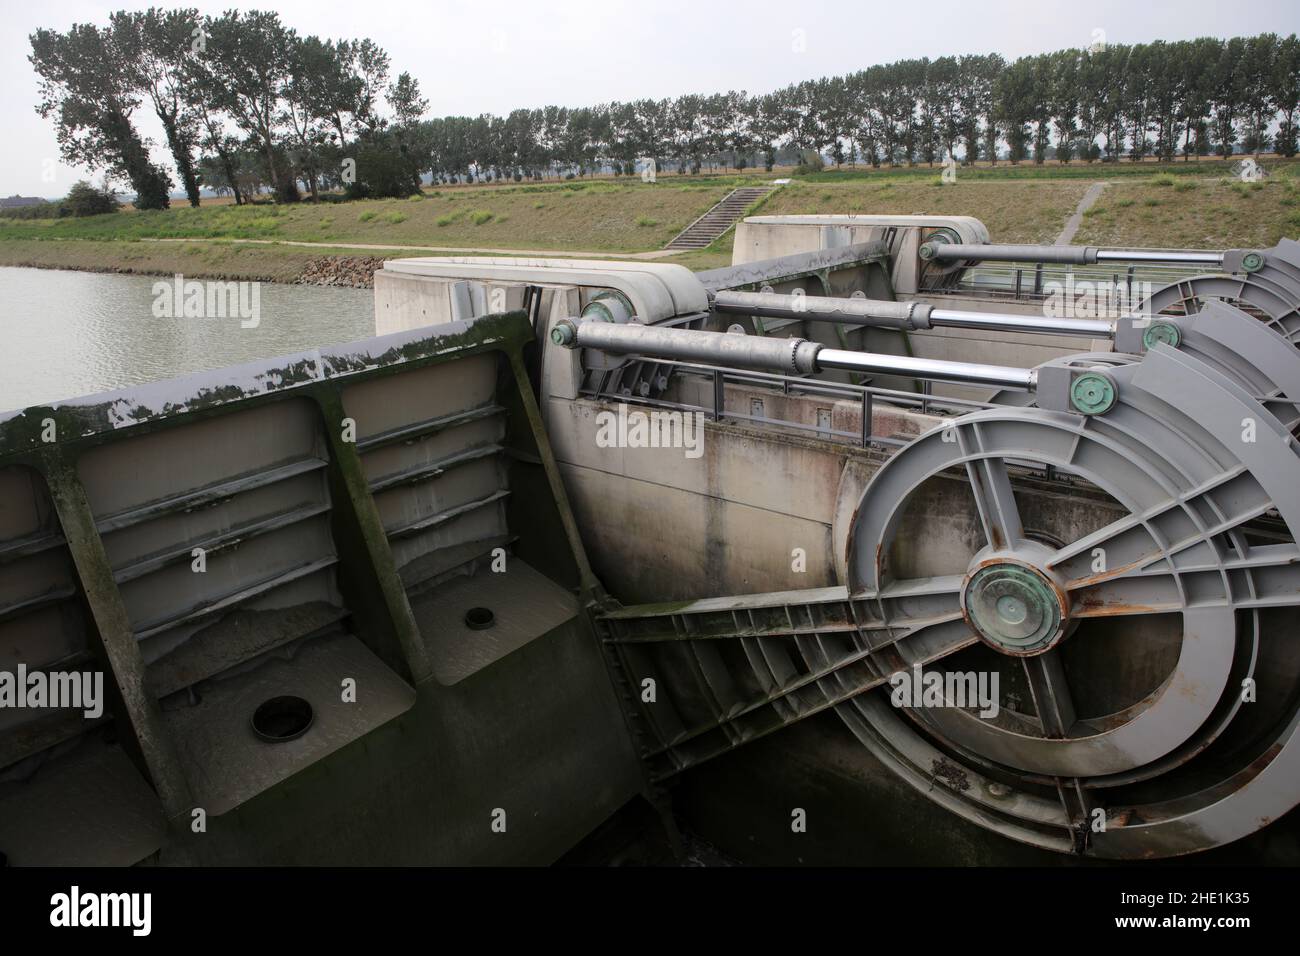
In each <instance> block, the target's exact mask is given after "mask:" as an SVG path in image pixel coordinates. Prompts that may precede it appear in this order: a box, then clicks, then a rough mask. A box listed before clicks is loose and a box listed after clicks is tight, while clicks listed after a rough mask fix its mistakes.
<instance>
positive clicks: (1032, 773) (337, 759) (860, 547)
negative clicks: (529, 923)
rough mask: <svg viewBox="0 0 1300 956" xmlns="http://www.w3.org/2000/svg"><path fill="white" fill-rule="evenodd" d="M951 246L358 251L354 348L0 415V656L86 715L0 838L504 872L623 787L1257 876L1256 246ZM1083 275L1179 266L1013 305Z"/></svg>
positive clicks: (73, 725) (766, 239)
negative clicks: (925, 684)
mask: <svg viewBox="0 0 1300 956" xmlns="http://www.w3.org/2000/svg"><path fill="white" fill-rule="evenodd" d="M986 239H987V231H986V230H985V229H984V228H983V226H982V224H980V223H978V222H976V221H975V220H969V219H961V218H951V219H944V218H943V217H895V218H890V217H791V220H790V221H789V222H784V221H782V220H781V219H780V218H779V217H759V218H758V219H756V220H753V221H752V222H747V223H743V224H742V225H741V228H740V231H739V232H738V236H737V249H738V258H737V261H736V262H735V263H734V264H733V265H732V266H730V267H728V268H724V269H717V270H711V271H708V272H703V273H698V274H691V273H689V272H688V271H687V270H685V269H682V268H681V267H677V266H666V265H661V264H653V263H610V262H582V261H571V260H526V259H475V258H465V259H461V258H437V259H427V260H403V261H397V262H392V263H389V264H388V266H387V267H386V268H385V269H384V270H383V271H382V272H380V273H379V274H378V275H377V276H376V315H377V321H378V323H379V325H380V330H379V331H381V332H383V333H384V334H382V335H381V336H380V337H379V338H376V339H373V340H368V341H365V342H360V343H352V344H350V345H346V346H340V347H338V348H334V349H328V350H321V351H320V352H318V353H308V354H304V355H300V356H291V357H289V358H286V359H284V360H273V361H268V362H263V363H254V365H252V366H248V367H242V368H240V369H233V370H220V371H217V372H214V373H206V374H205V375H202V376H197V377H194V378H192V379H189V380H183V381H178V382H172V383H158V384H156V385H150V386H142V387H140V388H136V389H130V390H126V391H124V392H121V393H114V394H109V395H104V396H92V397H89V398H86V399H81V400H76V401H71V402H65V403H59V404H57V405H55V406H51V407H49V408H36V409H27V410H23V411H22V412H18V413H12V414H9V415H5V416H0V483H3V487H4V488H6V489H8V494H7V497H6V500H7V501H14V502H18V503H19V504H18V506H16V507H12V508H9V509H7V510H0V655H3V663H2V664H0V670H3V669H4V665H16V664H23V665H24V666H29V667H33V668H37V669H44V670H46V671H54V670H58V669H60V668H69V667H98V668H100V669H101V670H102V672H103V673H105V674H106V675H107V676H108V677H109V684H110V686H111V688H112V694H111V695H110V700H109V707H108V709H107V712H106V714H105V715H104V717H103V718H101V719H98V720H96V721H91V722H87V721H85V720H83V719H81V718H80V717H78V716H77V715H73V714H67V713H62V714H57V715H43V716H41V718H40V719H34V718H33V719H25V718H26V717H27V716H30V715H21V716H22V717H23V718H24V719H13V718H12V716H10V717H9V718H8V719H7V720H6V722H4V723H3V724H0V852H3V853H6V854H7V855H8V858H9V860H10V862H15V863H44V862H65V863H66V862H98V863H134V862H139V861H142V860H152V861H156V862H163V863H172V862H221V863H232V862H307V863H339V862H367V863H373V862H399V863H400V862H447V863H462V862H513V863H521V862H523V863H532V862H545V861H549V860H554V859H557V858H559V857H560V856H561V855H562V854H563V853H564V852H565V851H566V850H568V849H569V848H570V847H572V846H573V845H574V844H575V843H577V842H578V841H580V840H581V838H582V837H583V836H584V835H585V834H587V833H590V832H591V831H592V830H593V829H594V828H595V827H596V826H597V825H598V824H599V823H600V822H601V821H602V820H603V819H605V818H607V817H608V816H609V815H610V814H612V813H613V812H615V810H617V809H618V808H619V807H620V806H622V805H624V804H625V803H626V802H627V801H628V800H630V799H632V798H633V797H634V796H635V795H637V794H640V795H641V796H643V797H644V798H646V799H647V800H648V801H649V802H650V803H651V804H652V805H654V806H655V807H657V808H658V809H659V810H660V811H661V812H662V817H663V819H664V820H665V821H666V823H667V825H668V827H669V828H670V829H671V826H672V822H671V821H672V819H673V815H674V813H676V814H677V815H678V816H680V817H682V818H684V819H686V820H687V821H688V822H690V823H691V825H692V826H693V827H695V828H696V829H698V830H699V831H700V832H702V833H703V835H704V836H706V838H709V839H710V840H712V841H714V842H716V843H717V844H718V845H720V846H724V847H727V848H729V849H732V850H733V851H734V852H735V853H736V854H737V855H740V856H742V857H745V855H746V854H750V853H752V854H755V857H754V858H756V859H767V860H780V861H793V860H795V859H806V860H808V861H810V862H811V861H814V860H816V861H820V862H860V861H863V860H864V858H866V857H868V856H869V857H870V859H871V860H872V861H873V862H880V861H881V860H882V859H886V860H892V859H897V860H899V861H906V862H912V861H913V860H915V859H917V858H922V859H925V860H929V861H931V862H967V861H969V862H998V861H1006V862H1023V861H1026V860H1030V859H1041V855H1046V853H1060V854H1066V855H1069V856H1074V857H1093V858H1099V859H1106V860H1136V859H1150V858H1157V857H1169V856H1179V855H1185V854H1205V855H1206V857H1207V858H1208V859H1221V858H1225V857H1224V856H1223V855H1224V854H1233V853H1236V854H1237V856H1235V857H1229V858H1232V859H1236V860H1240V859H1247V860H1252V859H1253V860H1268V861H1276V860H1282V861H1286V862H1296V861H1295V859H1294V858H1293V856H1294V854H1293V851H1292V850H1289V849H1288V848H1289V847H1292V846H1293V845H1294V842H1293V837H1294V834H1295V831H1296V826H1297V820H1296V815H1295V813H1294V812H1292V810H1293V807H1295V805H1296V804H1297V803H1300V741H1297V739H1296V730H1297V720H1300V652H1297V650H1296V647H1295V642H1294V636H1295V633H1296V632H1297V627H1298V626H1300V546H1298V545H1297V531H1300V447H1298V445H1297V439H1296V437H1295V432H1296V429H1297V425H1298V424H1300V413H1297V410H1296V401H1297V399H1300V351H1298V350H1297V348H1296V345H1295V339H1296V334H1297V332H1298V331H1300V269H1297V264H1300V255H1297V250H1300V244H1297V243H1294V242H1291V241H1289V240H1284V241H1283V242H1281V243H1279V244H1278V246H1276V247H1275V248H1274V249H1271V250H1264V251H1253V250H1238V251H1226V252H1213V253H1205V252H1187V253H1184V252H1178V251H1174V252H1169V251H1162V250H1095V249H1082V250H1076V249H1065V250H1061V249H1057V248H1055V247H1007V246H993V245H989V244H987V243H986V242H985V241H984V240H986ZM740 250H750V252H752V253H753V254H752V255H751V254H750V252H746V253H745V255H746V256H748V258H745V257H743V256H741V255H740ZM755 250H757V251H755ZM760 253H775V254H760ZM995 259H1000V260H1005V261H1012V262H1029V263H1031V264H1033V266H1034V272H1033V278H1032V279H1031V280H1030V281H1029V282H1027V283H1023V284H1022V281H1021V279H1022V278H1023V276H1020V275H1019V274H1017V276H1016V278H1015V280H1014V281H1013V282H1007V281H1004V279H1005V277H1001V278H998V280H997V282H994V283H992V284H988V283H984V282H983V280H982V279H981V278H980V270H981V269H984V268H985V266H984V265H983V263H986V262H991V261H993V260H995ZM1115 262H1124V263H1129V264H1130V265H1131V266H1132V267H1133V269H1135V270H1137V271H1135V272H1130V273H1129V274H1128V275H1127V278H1126V280H1125V281H1129V280H1133V281H1135V282H1136V281H1137V280H1140V279H1141V277H1142V276H1143V275H1157V274H1158V275H1164V273H1156V272H1143V271H1141V270H1144V269H1147V270H1149V269H1151V268H1153V265H1152V264H1159V265H1160V267H1161V268H1172V269H1179V268H1181V269H1183V270H1184V271H1183V272H1180V273H1177V274H1176V275H1175V276H1173V277H1172V278H1171V279H1170V281H1168V282H1166V283H1163V284H1162V285H1161V286H1160V287H1159V288H1156V289H1155V290H1154V291H1153V292H1152V294H1150V295H1149V296H1148V295H1144V296H1143V297H1142V299H1141V301H1140V302H1138V303H1137V305H1136V307H1135V308H1132V309H1131V310H1126V311H1124V312H1123V313H1121V314H1118V315H1110V316H1106V317H1096V316H1090V317H1083V318H1075V317H1071V316H1058V315H1049V314H1046V313H1045V312H1044V311H1043V310H1042V309H1041V308H1040V307H1039V306H1040V304H1041V301H1042V298H1043V294H1042V293H1043V287H1044V284H1045V280H1044V276H1045V275H1046V274H1047V273H1046V271H1045V270H1046V269H1047V268H1048V267H1052V268H1055V267H1057V266H1069V267H1072V268H1073V267H1078V268H1080V269H1090V268H1097V267H1101V266H1109V264H1111V263H1115ZM1203 268H1208V269H1210V270H1211V271H1208V272H1200V271H1199V270H1201V269H1203ZM488 303H494V304H493V305H492V306H491V308H492V310H494V311H504V312H506V313H508V314H504V315H486V316H483V315H479V313H483V312H486V311H488ZM502 303H504V308H503V309H500V310H498V309H497V305H498V304H502ZM476 316H478V317H476ZM945 350H946V351H945ZM640 413H646V414H647V416H650V415H659V416H661V418H660V419H659V421H660V422H661V423H662V424H663V425H664V428H665V429H666V430H665V431H663V432H661V433H659V432H656V433H655V434H656V435H657V436H658V437H662V438H665V444H662V445H652V446H644V445H643V446H638V445H636V444H635V443H629V442H628V441H627V440H626V437H627V436H625V435H623V436H621V438H622V439H623V440H621V441H613V442H611V441H610V440H609V435H611V434H614V435H620V434H621V433H619V431H618V428H611V427H610V423H618V422H620V421H621V422H622V423H623V424H622V425H621V426H619V427H626V425H627V419H628V418H629V416H631V415H632V414H640ZM647 420H651V419H649V418H648V417H647ZM50 422H53V423H54V426H55V429H54V434H53V437H52V438H49V437H47V435H48V434H49V433H48V425H49V423H50ZM692 422H693V423H694V427H695V428H696V429H698V431H695V432H694V435H695V438H696V439H697V443H696V444H695V445H689V444H684V445H683V447H682V448H681V449H678V448H677V447H676V446H674V445H672V444H671V442H669V441H668V439H671V438H672V437H673V436H674V435H676V437H677V438H681V439H683V442H685V438H686V437H687V433H686V432H685V431H683V429H685V428H686V426H687V424H688V423H692ZM673 427H676V428H677V429H678V431H677V432H673V431H672V428H673ZM602 436H603V437H602ZM196 548H197V549H199V550H200V551H202V552H203V553H204V554H205V555H207V556H208V560H209V561H210V562H211V564H210V565H209V570H208V571H206V572H204V573H195V572H194V570H193V565H192V563H191V562H192V561H193V555H194V553H195V549H196ZM792 555H793V556H794V560H792ZM497 562H500V569H498V566H497ZM358 675H359V676H360V680H359V684H360V686H362V687H364V688H365V689H366V694H365V695H364V698H363V703H364V706H359V707H357V708H352V707H349V706H348V705H347V704H346V703H345V702H343V701H338V702H336V700H335V698H336V697H337V694H335V690H336V688H337V687H338V686H339V685H340V684H341V683H343V682H345V681H346V680H347V679H349V678H357V677H358ZM927 675H930V676H934V675H937V676H938V677H939V678H940V680H939V684H938V689H937V691H935V694H934V696H932V697H923V698H922V699H917V700H910V699H909V700H899V699H898V698H897V695H896V693H895V692H896V691H897V690H898V689H899V688H901V687H903V686H904V685H906V684H907V683H908V682H909V681H915V682H916V685H915V686H917V687H920V686H921V682H922V681H923V680H924V679H925V677H926V676H927ZM980 676H982V677H986V678H988V682H989V684H990V685H991V686H992V687H993V688H994V691H993V696H992V698H990V699H984V698H980V699H978V700H975V701H972V700H971V699H970V694H969V693H968V692H973V691H974V690H975V688H976V685H977V683H978V682H977V681H976V678H977V677H980ZM931 686H933V685H931ZM980 686H982V685H980ZM284 695H298V696H300V697H302V698H304V699H309V700H310V702H311V703H312V704H313V705H314V707H315V711H314V714H315V721H314V722H307V723H306V724H305V725H302V724H301V722H300V724H299V725H298V726H296V727H293V728H290V731H291V732H290V733H287V734H281V735H280V736H278V737H277V736H276V733H274V731H275V730H276V729H277V728H276V727H271V728H270V729H269V731H268V728H267V727H266V726H259V725H258V723H257V719H258V718H257V714H259V713H264V711H263V710H262V708H263V707H265V706H266V705H267V704H268V703H270V702H271V701H273V700H278V699H279V698H280V697H282V696H284ZM994 705H995V706H994ZM288 715H289V716H290V717H292V716H293V712H292V711H290V712H288ZM778 731H780V733H777V732H778ZM717 768H720V769H717ZM810 781H811V782H813V784H814V785H812V786H810V785H809V784H810ZM819 794H822V795H824V803H823V807H824V808H825V809H823V811H820V812H821V815H820V816H819V817H818V818H817V819H818V825H817V829H818V832H820V833H823V834H826V833H829V834H830V835H829V836H827V837H822V838H821V839H824V840H826V841H827V842H826V843H824V844H822V845H821V848H820V849H818V844H817V842H816V841H817V839H818V838H816V837H814V838H812V839H811V840H809V841H805V842H804V843H802V844H799V845H798V846H797V847H796V846H793V845H788V844H785V843H782V842H781V840H782V837H781V836H780V835H779V833H776V831H785V832H786V833H787V836H788V829H789V828H788V819H789V816H788V814H789V807H790V806H791V805H792V803H791V801H799V802H798V803H796V804H794V805H798V806H804V805H805V804H806V803H807V802H809V801H812V800H818V799H823V797H822V796H819ZM362 803H364V804H365V805H366V807H367V808H368V812H367V813H365V814H361V815H358V814H357V812H356V807H357V806H358V805H360V804H362ZM830 807H835V808H837V809H838V811H839V812H838V815H834V814H831V813H830V812H829V808H830ZM868 808H869V810H870V812H868ZM195 810H203V811H204V813H205V815H206V817H207V819H208V821H209V826H208V829H207V831H206V832H205V833H204V834H199V833H198V832H196V831H195V830H194V829H193V827H192V825H191V822H192V819H193V814H194V812H195ZM498 812H500V813H501V814H503V815H504V816H503V817H502V819H506V818H508V819H509V821H510V823H509V830H508V831H496V830H494V829H493V824H494V821H495V820H496V818H497V814H498ZM817 812H818V811H814V814H816V813H817ZM773 821H775V822H773ZM904 821H905V822H904ZM837 827H838V829H836V828H837ZM900 829H905V830H906V832H905V833H902V834H899V833H897V832H895V831H898V830H900ZM55 830H57V831H58V832H59V833H61V834H62V835H63V836H64V837H65V839H62V840H59V841H54V842H49V841H45V842H42V841H41V840H37V839H34V838H33V834H39V833H41V832H47V831H48V832H54V831H55ZM506 832H509V833H510V834H511V835H510V836H509V837H505V836H499V835H498V834H504V833H506ZM1279 832H1280V833H1283V834H1284V839H1281V840H1277V841H1270V839H1269V836H1270V834H1272V833H1279ZM326 834H328V835H329V836H328V838H325V835H326ZM340 834H341V835H340ZM756 834H757V835H758V839H757V840H756V839H755V835H756ZM774 834H775V835H774ZM1008 838H1009V839H1008ZM1025 848H1028V849H1025ZM882 852H883V853H884V854H886V855H884V856H882V855H881V853H882ZM818 853H820V854H821V855H820V856H818V855H817V854H818ZM908 854H911V855H908ZM1023 854H1041V855H1040V856H1035V857H1026V856H1024V855H1023ZM918 855H919V856H918Z"/></svg>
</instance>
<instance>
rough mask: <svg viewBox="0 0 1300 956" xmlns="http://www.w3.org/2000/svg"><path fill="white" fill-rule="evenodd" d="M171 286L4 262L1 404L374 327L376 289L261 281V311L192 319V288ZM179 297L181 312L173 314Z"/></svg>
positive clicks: (118, 383)
mask: <svg viewBox="0 0 1300 956" xmlns="http://www.w3.org/2000/svg"><path fill="white" fill-rule="evenodd" d="M156 283H166V285H167V287H168V291H167V292H163V291H162V289H161V288H155V284H156ZM173 284H174V280H172V279H169V278H162V277H152V276H125V275H114V274H111V273H98V272H70V271H61V270H54V269H15V268H5V267H0V411H8V410H13V409H18V408H24V407H26V406H28V405H36V404H45V403H48V402H51V401H55V400H57V399H63V398H75V397H77V396H79V395H88V394H92V393H94V392H103V391H107V390H109V389H115V388H122V387H123V386H126V385H135V384H138V383H140V382H150V381H155V380H157V379H163V378H174V377H176V376H179V375H186V374H188V373H190V372H197V371H201V370H203V369H212V368H221V367H222V366H226V365H237V364H239V363H240V362H248V361H251V360H253V359H257V358H269V357H272V356H276V355H284V354H287V353H290V352H299V351H302V350H303V349H308V348H314V347H316V346H320V345H333V344H336V343H339V342H350V341H352V340H354V339H363V338H368V337H369V336H372V335H374V334H375V332H374V306H373V293H372V292H371V291H370V290H368V289H330V288H322V287H319V286H309V285H277V284H276V283H273V282H263V283H258V284H257V289H256V293H255V294H256V298H254V292H253V290H252V289H251V288H250V286H245V287H244V289H243V292H244V298H243V300H242V301H243V305H244V306H246V307H248V306H252V305H254V304H256V306H257V308H256V310H253V309H252V308H245V309H244V311H243V312H242V313H240V312H237V311H236V310H234V309H231V310H229V311H228V312H227V315H226V317H220V318H217V317H206V318H205V317H197V316H192V317H190V318H185V317H184V315H183V313H184V312H185V311H186V310H185V308H184V306H185V303H186V294H187V290H185V289H184V288H182V290H181V295H180V296H179V297H178V296H177V295H175V294H174V290H173V289H172V286H173ZM190 301H191V302H197V299H193V298H192V299H190ZM206 301H207V300H206V299H205V302H206ZM230 301H231V303H232V305H233V304H235V302H236V300H233V299H232V300H230ZM177 304H180V305H181V306H182V308H181V309H180V310H179V312H180V314H181V316H182V317H180V318H176V317H171V316H170V315H169V314H168V313H173V312H177V310H176V308H175V306H176V305H177ZM193 311H194V310H193V309H191V312H193ZM207 311H208V310H207V309H205V310H204V312H207ZM231 312H234V313H235V314H230V313H231ZM241 316H242V317H241Z"/></svg>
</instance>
